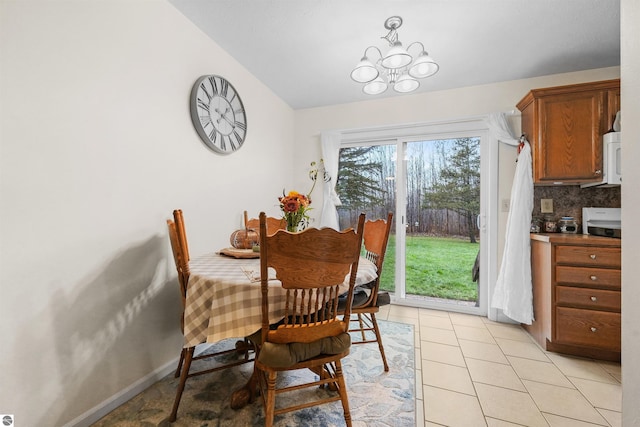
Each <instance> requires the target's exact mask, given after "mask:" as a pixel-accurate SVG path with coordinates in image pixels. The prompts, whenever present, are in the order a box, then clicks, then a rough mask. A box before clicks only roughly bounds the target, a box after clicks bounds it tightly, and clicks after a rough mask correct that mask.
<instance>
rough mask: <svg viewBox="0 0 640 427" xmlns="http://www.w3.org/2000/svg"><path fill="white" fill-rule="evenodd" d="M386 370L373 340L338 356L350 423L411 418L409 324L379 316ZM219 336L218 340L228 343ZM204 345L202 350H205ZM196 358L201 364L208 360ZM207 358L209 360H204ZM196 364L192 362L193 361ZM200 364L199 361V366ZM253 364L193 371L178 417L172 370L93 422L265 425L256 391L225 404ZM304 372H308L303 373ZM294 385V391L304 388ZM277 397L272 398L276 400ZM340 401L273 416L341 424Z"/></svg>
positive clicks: (398, 425)
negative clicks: (238, 404) (248, 400)
mask: <svg viewBox="0 0 640 427" xmlns="http://www.w3.org/2000/svg"><path fill="white" fill-rule="evenodd" d="M379 326H380V330H381V332H382V340H383V343H384V349H385V354H386V356H387V361H388V363H389V372H386V373H385V372H384V370H383V367H382V360H381V359H380V353H379V351H378V346H377V345H376V344H375V343H373V344H362V345H352V346H351V353H350V355H349V356H348V357H346V358H345V359H344V360H343V372H344V374H345V379H346V382H347V389H348V394H349V407H350V409H351V418H352V420H353V425H354V427H361V426H367V427H376V426H380V427H382V426H395V427H414V426H415V425H416V421H415V361H414V355H415V351H414V342H413V339H414V334H413V326H412V325H408V324H404V323H395V322H385V321H379ZM233 342H235V340H232V341H231V343H229V342H226V343H225V342H223V343H221V344H216V345H215V346H211V347H209V349H214V348H215V347H216V346H218V345H225V346H227V348H228V346H229V345H232V343H233ZM209 349H208V350H207V351H209ZM198 363H201V364H203V363H204V364H206V363H207V361H199V362H198ZM209 363H211V362H209ZM194 366H195V362H194ZM200 366H202V365H199V367H200ZM252 366H253V365H252V364H251V363H247V364H244V365H241V366H239V367H235V368H231V369H225V370H222V371H218V372H213V373H210V374H206V375H202V376H198V377H193V378H190V379H189V380H188V381H187V385H186V387H185V391H184V394H183V395H182V401H181V402H180V408H179V410H178V419H177V420H176V421H175V422H174V423H169V422H168V420H167V418H168V416H169V413H170V411H171V407H172V405H173V399H174V397H175V390H176V386H177V383H178V379H176V378H174V377H173V374H170V375H168V376H167V377H165V378H163V379H162V380H161V381H159V382H158V383H156V384H154V385H153V386H151V387H149V388H148V389H147V390H145V391H144V392H142V393H140V394H139V395H137V396H136V397H134V398H133V399H131V400H130V401H128V402H127V403H125V404H123V405H122V406H120V407H119V408H117V409H115V410H114V411H112V412H111V413H109V414H108V415H106V416H105V417H104V418H102V419H101V420H99V421H98V422H97V423H95V424H93V425H94V426H98V427H111V426H118V427H128V426H149V427H150V426H167V427H168V426H175V427H182V426H185V427H186V426H190V427H191V426H199V427H222V426H242V427H244V426H261V425H264V415H263V408H262V401H261V400H260V397H258V398H257V399H256V401H255V402H254V403H252V404H249V405H247V406H246V407H244V408H242V409H240V410H233V409H231V408H230V406H229V401H230V397H231V393H232V392H233V391H234V390H236V389H238V388H240V387H241V386H243V385H244V384H245V383H246V382H247V380H248V378H249V376H250V375H251V370H252ZM307 372H308V373H307ZM304 375H313V374H312V373H311V372H310V371H301V372H300V373H297V372H287V373H285V375H281V376H280V377H279V379H280V378H282V379H283V380H284V381H287V382H288V381H294V380H295V376H304ZM307 390H308V392H310V393H314V394H323V393H332V392H330V391H326V390H324V389H320V388H316V387H313V388H310V389H307ZM304 392H305V391H298V392H296V393H292V394H294V395H295V394H297V395H299V393H304ZM277 402H278V401H276V404H277ZM344 425H345V422H344V418H343V414H342V405H341V404H340V402H332V403H329V404H326V405H321V406H316V407H312V408H307V409H303V410H300V411H295V412H289V413H287V414H283V415H279V416H276V418H275V426H278V427H284V426H292V427H293V426H318V427H320V426H322V427H327V426H344Z"/></svg>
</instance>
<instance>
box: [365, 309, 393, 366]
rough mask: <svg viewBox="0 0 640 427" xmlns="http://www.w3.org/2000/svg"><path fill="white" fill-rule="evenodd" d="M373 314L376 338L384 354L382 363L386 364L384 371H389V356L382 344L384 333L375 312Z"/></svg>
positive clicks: (381, 354) (382, 354)
mask: <svg viewBox="0 0 640 427" xmlns="http://www.w3.org/2000/svg"><path fill="white" fill-rule="evenodd" d="M370 314H371V323H373V332H375V334H376V340H377V341H378V348H379V349H380V356H382V363H383V364H384V371H385V372H389V365H388V364H387V356H385V354H384V346H383V345H382V335H381V334H380V329H379V328H378V321H377V320H376V315H375V313H370Z"/></svg>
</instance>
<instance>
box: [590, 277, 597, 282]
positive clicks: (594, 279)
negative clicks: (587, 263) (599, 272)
mask: <svg viewBox="0 0 640 427" xmlns="http://www.w3.org/2000/svg"><path fill="white" fill-rule="evenodd" d="M589 279H591V280H593V281H594V282H595V281H596V280H598V276H589Z"/></svg>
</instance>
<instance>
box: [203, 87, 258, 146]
mask: <svg viewBox="0 0 640 427" xmlns="http://www.w3.org/2000/svg"><path fill="white" fill-rule="evenodd" d="M191 120H192V121H193V125H194V127H195V128H196V131H197V132H198V135H200V138H202V141H203V142H204V143H205V145H206V146H207V147H209V148H210V149H211V150H213V151H214V152H216V153H219V154H230V153H233V152H235V151H237V150H238V149H240V147H242V144H244V141H245V139H246V137H247V113H246V112H245V110H244V105H243V104H242V100H241V99H240V95H239V94H238V92H237V91H236V89H235V88H234V87H233V85H232V84H231V83H229V81H228V80H227V79H225V78H224V77H220V76H216V75H207V76H202V77H200V78H199V79H198V80H196V83H195V84H194V85H193V89H191Z"/></svg>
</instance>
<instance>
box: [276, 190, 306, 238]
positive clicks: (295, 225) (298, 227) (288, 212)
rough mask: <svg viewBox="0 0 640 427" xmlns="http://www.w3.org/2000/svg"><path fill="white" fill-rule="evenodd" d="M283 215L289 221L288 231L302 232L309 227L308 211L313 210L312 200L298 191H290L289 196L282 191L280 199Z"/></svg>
mask: <svg viewBox="0 0 640 427" xmlns="http://www.w3.org/2000/svg"><path fill="white" fill-rule="evenodd" d="M278 201H280V209H281V210H282V215H283V217H284V219H285V220H286V221H287V231H293V232H295V231H302V230H304V229H305V228H307V226H308V225H309V214H308V211H309V210H310V209H311V208H310V207H309V205H310V204H311V199H310V198H309V196H305V195H304V194H300V193H298V192H297V191H289V194H286V195H285V193H284V190H283V191H282V197H278Z"/></svg>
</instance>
